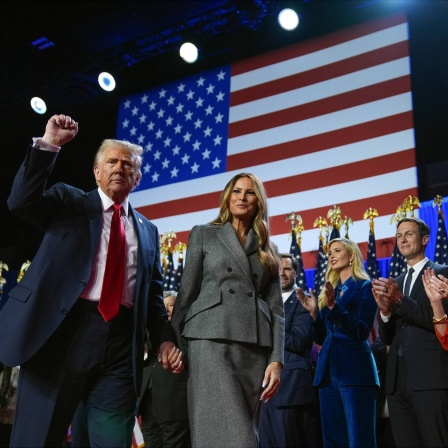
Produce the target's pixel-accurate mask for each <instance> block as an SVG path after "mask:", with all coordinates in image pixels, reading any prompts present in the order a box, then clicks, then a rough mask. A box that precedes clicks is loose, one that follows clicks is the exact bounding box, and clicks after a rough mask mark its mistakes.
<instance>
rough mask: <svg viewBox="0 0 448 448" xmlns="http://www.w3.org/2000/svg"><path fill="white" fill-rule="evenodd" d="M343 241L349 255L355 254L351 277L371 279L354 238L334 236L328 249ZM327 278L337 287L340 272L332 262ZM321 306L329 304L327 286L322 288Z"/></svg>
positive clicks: (328, 268) (319, 303)
mask: <svg viewBox="0 0 448 448" xmlns="http://www.w3.org/2000/svg"><path fill="white" fill-rule="evenodd" d="M336 242H338V243H342V244H343V246H344V247H345V249H346V250H347V253H348V256H349V257H350V256H351V255H352V254H353V255H354V258H353V261H352V274H351V277H352V278H353V279H355V280H370V277H369V274H367V272H366V270H365V269H364V260H363V259H362V254H361V251H360V250H359V247H358V245H357V244H356V243H355V242H353V241H352V240H348V239H347V238H334V239H332V240H331V241H330V242H329V243H328V250H330V248H331V245H332V244H333V243H336ZM325 280H326V281H329V282H330V283H331V285H332V286H333V288H336V286H337V284H338V282H339V274H338V273H337V272H336V271H334V270H333V269H332V268H331V264H330V263H328V266H327V273H326V274H325ZM318 305H319V308H320V309H322V308H324V307H326V306H327V299H326V296H325V287H324V288H322V290H321V291H320V294H319V299H318Z"/></svg>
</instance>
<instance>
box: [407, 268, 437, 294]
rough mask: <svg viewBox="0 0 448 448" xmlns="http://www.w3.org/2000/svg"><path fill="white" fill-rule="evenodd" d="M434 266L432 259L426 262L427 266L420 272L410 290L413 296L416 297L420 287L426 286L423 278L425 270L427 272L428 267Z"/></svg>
mask: <svg viewBox="0 0 448 448" xmlns="http://www.w3.org/2000/svg"><path fill="white" fill-rule="evenodd" d="M433 266H434V263H433V262H432V261H430V260H428V262H427V263H426V264H425V266H423V269H422V270H421V271H420V272H419V273H418V276H417V278H416V279H415V282H414V284H413V285H412V289H411V292H410V296H411V297H416V296H417V293H418V291H419V289H420V288H424V286H423V279H422V275H423V272H425V269H426V268H432V267H433Z"/></svg>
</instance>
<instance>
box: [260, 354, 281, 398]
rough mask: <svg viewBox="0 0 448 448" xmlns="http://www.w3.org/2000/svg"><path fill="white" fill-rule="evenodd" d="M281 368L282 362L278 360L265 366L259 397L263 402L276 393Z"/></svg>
mask: <svg viewBox="0 0 448 448" xmlns="http://www.w3.org/2000/svg"><path fill="white" fill-rule="evenodd" d="M282 368H283V364H282V363H281V362H278V361H274V362H271V363H270V364H269V365H268V366H267V367H266V371H265V373H264V379H263V384H262V387H263V388H264V390H263V393H262V394H261V397H260V400H263V401H264V402H265V403H267V402H268V401H269V399H270V398H271V397H273V396H274V395H275V394H276V393H277V391H278V388H279V387H280V375H281V373H282Z"/></svg>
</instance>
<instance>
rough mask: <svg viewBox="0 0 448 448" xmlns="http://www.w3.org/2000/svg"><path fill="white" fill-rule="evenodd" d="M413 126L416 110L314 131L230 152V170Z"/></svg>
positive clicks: (228, 161) (312, 151)
mask: <svg viewBox="0 0 448 448" xmlns="http://www.w3.org/2000/svg"><path fill="white" fill-rule="evenodd" d="M412 127H413V116H412V111H409V112H403V113H401V114H397V115H393V116H390V117H385V118H380V119H378V120H373V121H369V122H367V123H362V124H358V125H355V126H351V127H348V128H343V129H337V130H336V131H331V132H326V133H322V134H318V135H313V136H311V137H306V138H303V139H300V140H295V141H291V142H287V143H282V144H279V145H273V146H267V147H264V148H261V149H257V150H254V151H251V152H250V153H242V154H235V155H231V156H228V157H227V171H233V170H238V169H240V168H243V167H247V166H249V164H253V163H256V164H257V165H262V164H265V163H270V162H273V161H277V160H282V159H288V158H290V157H296V156H300V155H303V154H311V153H315V152H317V151H322V150H325V149H329V148H336V147H338V146H342V145H348V144H351V143H355V142H359V141H363V140H368V139H371V138H375V137H380V136H382V135H387V134H392V133H394V132H400V131H404V130H406V129H412Z"/></svg>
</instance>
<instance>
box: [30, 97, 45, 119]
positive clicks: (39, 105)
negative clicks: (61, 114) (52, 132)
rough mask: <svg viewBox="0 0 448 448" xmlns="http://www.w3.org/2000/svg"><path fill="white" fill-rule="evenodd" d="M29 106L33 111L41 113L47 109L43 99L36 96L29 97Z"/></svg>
mask: <svg viewBox="0 0 448 448" xmlns="http://www.w3.org/2000/svg"><path fill="white" fill-rule="evenodd" d="M31 108H32V109H33V110H34V112H36V113H37V114H41V115H42V114H44V113H45V112H46V111H47V105H46V104H45V101H44V100H43V99H41V98H39V97H38V96H35V97H34V98H31Z"/></svg>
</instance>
